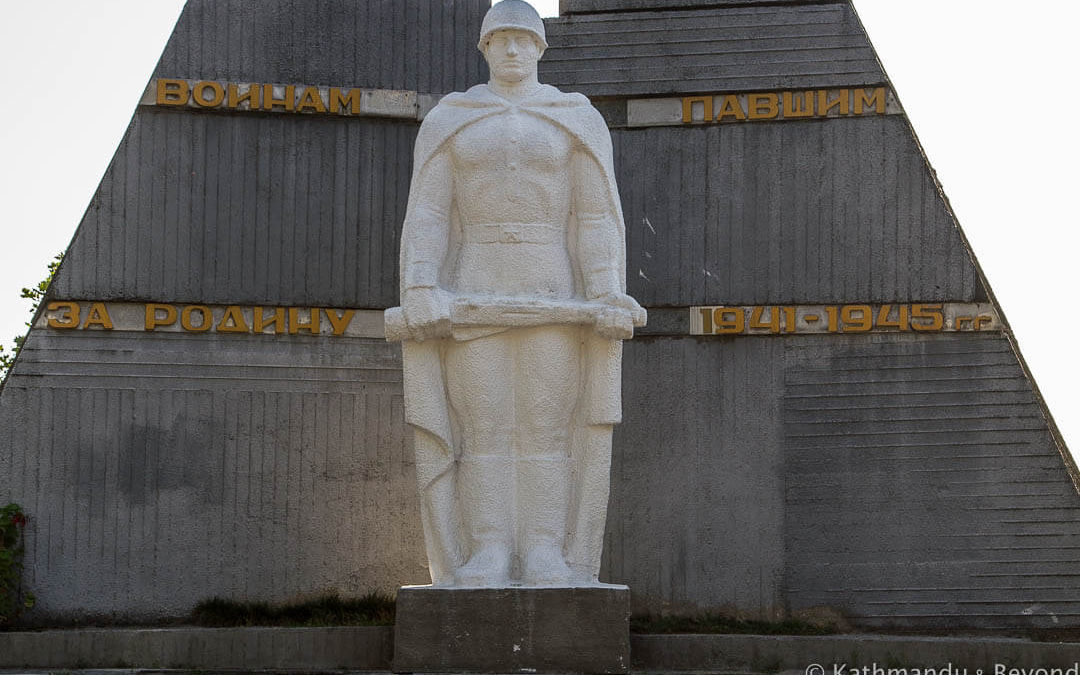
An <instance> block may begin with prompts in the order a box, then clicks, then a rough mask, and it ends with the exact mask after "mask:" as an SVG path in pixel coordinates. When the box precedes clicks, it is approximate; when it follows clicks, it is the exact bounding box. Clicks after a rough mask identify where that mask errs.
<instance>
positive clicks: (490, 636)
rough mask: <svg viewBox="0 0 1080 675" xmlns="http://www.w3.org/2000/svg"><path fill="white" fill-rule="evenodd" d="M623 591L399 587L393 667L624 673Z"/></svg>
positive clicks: (626, 615)
mask: <svg viewBox="0 0 1080 675" xmlns="http://www.w3.org/2000/svg"><path fill="white" fill-rule="evenodd" d="M629 668H630V589H628V588H627V587H626V586H606V585H605V586H591V587H582V588H434V587H431V586H405V587H403V588H401V589H400V590H399V591H398V596H397V619H396V622H395V625H394V672H397V673H446V672H462V673H522V672H525V673H625V672H627V671H628V670H629Z"/></svg>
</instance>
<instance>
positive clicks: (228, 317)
mask: <svg viewBox="0 0 1080 675" xmlns="http://www.w3.org/2000/svg"><path fill="white" fill-rule="evenodd" d="M230 321H231V322H232V323H229V322H230ZM217 332H219V333H249V332H251V329H250V328H248V325H247V321H245V320H244V311H243V310H242V309H240V308H239V307H237V306H236V305H229V306H228V307H226V308H225V316H223V317H221V321H219V322H218V325H217Z"/></svg>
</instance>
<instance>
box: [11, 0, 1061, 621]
mask: <svg viewBox="0 0 1080 675" xmlns="http://www.w3.org/2000/svg"><path fill="white" fill-rule="evenodd" d="M488 6H489V2H488V1H487V0H439V1H438V2H434V1H431V0H367V1H363V2H362V1H359V0H349V1H346V2H342V1H341V0H189V2H188V4H187V6H186V8H185V9H184V11H183V14H182V15H181V18H180V20H179V23H178V24H177V26H176V29H175V31H174V33H173V35H172V37H171V39H170V40H169V43H168V45H167V46H166V48H165V51H164V54H163V55H162V57H161V61H160V63H159V64H158V66H157V68H156V70H155V71H154V74H153V79H152V80H151V82H150V83H149V85H148V87H147V88H146V90H145V92H143V93H142V94H141V96H142V98H141V100H140V101H139V105H138V109H137V111H136V113H135V115H134V118H133V119H132V121H131V125H130V127H129V128H128V130H127V133H126V135H125V136H124V138H123V141H122V142H121V144H120V147H119V148H118V149H117V152H116V155H115V157H114V158H113V161H112V163H111V165H110V166H109V169H108V171H107V173H106V175H105V177H104V178H103V180H102V182H101V185H100V187H99V188H98V190H97V193H96V194H95V195H94V197H93V201H92V202H91V204H90V208H89V209H88V211H87V212H86V215H85V217H84V219H83V221H82V222H81V223H80V224H79V225H78V230H77V233H76V236H75V238H74V240H73V242H72V244H71V247H70V249H69V250H68V251H67V254H66V256H65V258H64V261H63V264H62V266H61V267H60V269H59V272H58V274H57V275H56V278H55V280H54V282H53V284H52V286H51V287H50V289H49V291H48V296H47V298H46V299H45V301H44V302H43V303H42V308H41V311H40V313H39V315H38V316H37V317H36V318H35V320H34V327H33V329H32V330H31V331H30V333H29V336H28V339H27V341H26V344H25V347H24V349H23V350H22V352H21V353H20V354H19V357H18V360H17V362H16V364H15V366H14V368H13V370H12V371H11V373H10V376H9V377H8V379H7V381H6V382H5V383H4V385H3V388H2V390H0V503H7V502H8V501H14V502H17V503H18V504H20V505H21V506H22V507H23V509H24V510H25V512H26V513H27V514H28V515H29V517H30V526H29V527H28V529H27V538H26V554H25V567H26V569H25V586H26V588H27V589H29V590H31V591H33V592H34V593H35V594H36V597H37V606H36V607H35V608H34V609H33V610H32V612H30V613H29V614H28V615H27V617H26V618H27V620H30V621H38V622H43V623H48V622H52V621H57V620H64V621H79V620H85V619H89V618H93V617H101V616H109V617H113V618H115V619H124V620H126V619H138V620H151V621H152V620H158V619H164V618H167V617H175V616H183V615H185V614H186V613H188V612H189V611H190V610H191V609H192V608H193V607H194V606H195V605H196V603H198V602H200V601H202V600H205V599H207V598H210V597H212V596H218V597H223V598H229V599H237V600H263V601H286V600H290V599H294V598H298V597H308V596H311V595H312V594H315V593H318V592H321V591H324V590H327V589H333V590H337V591H339V592H340V593H342V594H345V595H360V594H364V593H368V592H371V591H380V592H385V593H392V592H394V591H395V590H396V589H397V588H398V587H399V586H402V585H407V584H426V583H428V581H429V578H430V577H429V570H428V561H427V556H426V553H425V542H424V533H423V530H422V526H421V512H420V504H419V500H418V499H417V475H416V474H417V465H416V462H415V461H414V454H413V437H412V433H411V431H410V430H409V428H408V426H407V425H406V423H405V411H404V395H403V385H402V351H401V346H400V345H399V344H397V343H391V342H387V341H386V339H385V336H384V323H383V311H384V310H385V309H387V308H390V307H393V306H396V305H399V304H400V299H399V279H398V276H399V273H398V259H399V240H400V237H401V228H402V223H403V221H404V219H405V213H406V203H407V197H408V194H409V189H410V175H411V171H412V168H413V167H412V162H413V147H414V143H415V141H416V137H417V131H418V129H419V126H420V124H421V122H422V120H423V119H424V118H425V116H427V115H428V113H429V112H430V111H431V110H432V109H433V107H434V106H435V105H436V104H437V103H438V101H439V100H440V98H441V97H443V96H445V95H446V94H448V93H449V92H454V91H465V90H466V89H468V88H469V87H471V86H473V85H475V84H477V83H481V82H485V81H487V79H488V68H487V65H486V64H485V61H484V57H483V55H482V54H481V53H480V52H479V51H477V48H476V36H477V35H479V33H480V27H481V21H482V19H483V16H484V13H485V12H486V10H487V8H488ZM545 23H546V34H547V42H548V44H549V48H548V50H547V52H546V53H545V54H544V55H543V59H542V60H541V61H540V81H541V82H544V83H547V84H551V85H554V86H556V87H558V88H559V89H561V90H562V91H564V92H578V93H580V94H584V95H585V96H586V97H588V99H589V100H590V101H591V103H592V105H593V106H595V107H596V108H597V109H598V110H599V111H600V112H601V113H602V115H603V118H604V121H605V122H606V124H607V127H608V129H609V131H610V135H611V139H612V142H613V149H614V167H615V178H616V179H617V182H618V191H619V194H620V196H621V210H622V213H623V215H624V220H625V226H626V273H627V274H626V276H627V293H628V294H629V295H631V296H633V297H634V298H636V299H637V300H638V301H639V302H640V303H641V305H643V306H644V307H645V308H646V309H647V310H648V313H649V322H648V325H647V326H646V327H644V328H639V329H637V331H636V333H635V335H634V337H633V339H632V340H628V341H626V342H625V346H624V353H623V362H622V410H623V420H624V421H623V422H622V423H621V424H620V425H618V426H616V427H615V432H614V438H613V456H612V466H611V472H610V480H611V483H610V484H611V501H610V506H609V509H608V514H607V521H606V530H605V533H604V537H603V555H602V564H601V567H600V580H601V581H604V582H610V583H613V584H625V585H627V586H629V588H630V593H631V596H630V597H631V609H632V611H633V612H634V613H636V614H646V613H651V614H659V613H669V614H671V613H674V614H695V613H700V612H712V613H730V614H733V615H738V616H743V617H759V618H763V619H780V618H784V617H793V616H796V617H797V616H803V615H804V613H806V612H808V611H813V612H819V613H820V612H825V613H826V614H828V615H834V616H839V617H843V618H844V619H845V620H846V621H847V622H849V623H850V624H851V625H853V626H856V627H862V628H879V627H887V628H888V627H891V628H917V629H927V630H932V629H937V628H944V627H949V628H957V627H969V628H996V629H1006V628H1007V629H1015V628H1037V627H1045V626H1058V627H1070V626H1071V627H1077V626H1080V494H1078V485H1080V474H1078V472H1077V469H1076V466H1075V464H1074V463H1073V461H1072V459H1071V457H1070V455H1069V453H1068V451H1067V449H1066V448H1065V446H1064V443H1063V441H1062V439H1061V436H1060V435H1059V434H1058V432H1057V430H1056V428H1055V426H1054V422H1053V420H1052V418H1051V416H1050V412H1049V411H1048V410H1047V408H1046V405H1045V403H1044V401H1043V400H1042V398H1041V396H1040V395H1039V392H1038V389H1037V387H1036V385H1035V383H1034V382H1033V380H1032V379H1031V377H1030V375H1029V373H1028V371H1027V369H1026V368H1025V365H1024V361H1023V358H1022V357H1021V355H1020V353H1019V351H1018V349H1017V346H1016V342H1015V341H1014V340H1013V338H1012V335H1011V332H1010V330H1009V326H1008V323H1007V321H1006V318H1005V314H1004V313H1003V308H1002V307H1000V306H999V305H998V304H997V302H996V301H995V299H994V295H993V293H992V292H991V290H990V288H989V286H988V285H987V283H986V279H985V277H984V276H983V275H982V273H981V272H980V270H979V267H978V263H977V262H976V259H975V256H974V253H973V251H972V250H971V249H970V247H969V246H968V243H967V240H966V239H965V238H964V235H963V233H962V232H961V230H960V228H959V226H958V224H957V222H956V219H955V217H954V215H953V213H952V212H951V211H950V209H949V206H948V203H947V202H946V200H945V198H944V195H943V193H942V190H941V187H940V186H939V185H938V184H937V182H936V181H935V177H934V174H933V172H932V170H931V168H930V166H929V165H928V163H927V159H926V156H925V155H924V154H923V152H922V151H921V149H920V147H919V144H918V142H917V141H916V138H915V135H914V132H913V130H912V128H911V125H910V123H909V121H908V118H907V117H906V116H905V114H904V110H903V108H902V106H901V102H900V100H901V99H900V96H899V95H900V94H901V93H902V92H896V91H894V90H893V88H892V86H891V85H890V83H889V80H888V78H887V76H886V74H885V72H884V71H883V70H882V67H881V65H880V64H879V62H878V60H877V58H876V56H875V53H874V50H873V48H872V47H871V45H870V43H869V41H868V39H867V36H866V33H865V32H864V29H863V27H862V25H861V24H860V22H859V19H858V17H857V16H856V14H855V11H854V9H853V7H852V4H851V2H848V1H843V0H783V1H773V0H752V1H751V0H739V1H734V0H563V2H562V7H561V16H559V17H558V18H552V19H547V20H546V21H545ZM131 95H132V100H133V102H134V100H135V99H137V98H138V97H139V95H140V93H139V92H131ZM1004 309H1007V308H1004Z"/></svg>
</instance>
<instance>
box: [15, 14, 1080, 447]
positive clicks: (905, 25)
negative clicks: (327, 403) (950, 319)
mask: <svg viewBox="0 0 1080 675" xmlns="http://www.w3.org/2000/svg"><path fill="white" fill-rule="evenodd" d="M182 5H183V1H182V0H93V1H92V2H91V1H87V0H35V1H33V2H26V1H25V0H0V81H3V82H5V83H6V87H7V89H6V91H7V92H8V93H7V103H6V104H5V105H4V106H2V107H0V148H2V149H3V159H4V161H3V162H2V163H0V228H2V229H0V231H2V232H3V236H4V237H3V245H2V246H0V344H4V345H10V344H11V341H12V338H13V337H14V336H15V335H17V334H20V333H22V332H23V331H24V328H23V326H22V324H23V322H24V321H25V320H26V313H27V307H28V303H27V302H26V301H24V300H19V299H18V295H19V289H20V288H21V287H23V286H28V285H32V284H34V283H36V282H37V281H38V280H40V279H41V278H42V276H43V274H44V270H45V266H46V263H47V262H48V261H49V260H50V259H51V258H52V256H53V255H55V254H56V253H58V252H60V251H63V250H64V249H65V248H66V247H67V244H68V242H69V240H70V239H71V236H72V235H73V234H74V232H75V227H76V226H77V224H78V222H79V220H80V218H81V217H82V213H83V211H84V210H85V208H86V206H87V204H88V203H89V201H90V197H91V195H92V194H93V192H94V190H95V188H96V186H97V183H98V181H100V179H101V176H102V174H103V173H104V171H105V167H106V165H107V164H108V162H109V160H110V158H111V157H112V154H113V152H114V150H115V149H116V146H117V144H118V143H119V141H120V137H121V135H122V134H123V132H124V129H125V128H126V126H127V124H128V121H129V119H130V117H131V115H132V113H133V111H134V109H135V104H136V102H137V101H138V98H139V95H140V93H141V92H142V90H143V88H144V86H145V84H146V82H147V80H148V79H149V76H150V73H151V71H152V70H153V67H154V64H155V62H156V61H157V58H158V55H159V54H160V52H161V50H162V48H163V47H164V45H165V41H166V40H167V38H168V36H169V33H170V31H171V30H172V26H173V24H174V23H175V21H176V18H177V17H178V16H179V13H180V9H181V7H182ZM535 5H536V7H537V8H538V9H539V10H541V13H542V14H545V15H546V16H551V15H554V14H555V8H556V5H557V2H556V0H546V1H538V2H536V3H535ZM855 5H856V8H857V9H858V11H859V14H860V16H861V18H862V20H863V22H864V23H865V24H866V26H867V30H868V32H869V34H870V39H871V41H872V42H873V43H874V46H875V47H876V48H877V50H878V54H879V56H880V57H881V59H882V61H883V63H884V64H885V69H886V71H887V72H888V73H889V75H890V77H891V78H892V80H893V83H894V85H895V87H896V90H897V93H898V94H899V97H900V101H901V102H902V104H903V105H904V107H905V109H906V111H907V113H908V115H909V116H910V117H911V119H912V121H913V123H914V125H915V128H916V130H917V132H918V134H919V137H920V140H921V141H922V143H923V146H924V148H925V149H926V152H927V153H928V155H929V157H930V161H931V163H932V164H933V166H934V168H935V169H936V170H937V171H938V175H939V178H940V180H941V182H942V184H943V185H944V188H945V193H946V194H947V195H948V196H949V198H950V200H951V202H952V205H953V208H954V210H955V211H956V213H957V215H958V216H959V219H960V224H961V226H962V227H963V228H964V231H965V233H966V234H967V236H968V238H969V239H970V241H971V243H972V245H973V247H974V250H975V254H976V255H977V256H978V258H979V261H980V262H981V264H982V266H983V269H984V270H985V272H986V274H987V276H988V277H989V280H990V283H991V285H992V287H993V289H994V291H995V292H996V293H997V297H998V299H999V300H1000V302H1001V304H1002V306H1003V308H1004V311H1005V313H1006V316H1007V317H1008V319H1009V321H1010V322H1011V324H1012V326H1013V329H1014V331H1015V333H1016V335H1017V336H1018V338H1019V341H1020V347H1021V349H1022V351H1023V352H1024V355H1025V356H1026V358H1027V360H1028V363H1029V364H1030V366H1031V368H1032V370H1033V372H1034V374H1035V378H1036V381H1037V382H1038V384H1039V386H1040V387H1041V389H1042V391H1043V394H1044V395H1045V396H1046V398H1047V400H1048V401H1049V404H1050V409H1051V412H1052V413H1053V414H1054V416H1055V418H1056V419H1057V422H1058V424H1059V425H1060V427H1061V428H1062V431H1063V433H1064V434H1065V437H1066V441H1067V442H1068V443H1069V445H1070V447H1071V448H1072V449H1073V451H1074V452H1077V451H1078V450H1080V423H1078V422H1077V420H1076V414H1075V413H1076V411H1077V408H1078V403H1080V396H1078V394H1077V392H1076V387H1077V383H1078V382H1080V365H1078V363H1080V355H1076V354H1073V352H1074V351H1075V350H1076V348H1075V346H1074V343H1075V342H1076V340H1077V337H1078V336H1080V311H1078V309H1077V307H1076V302H1077V292H1076V291H1077V282H1076V281H1075V279H1074V277H1073V276H1072V275H1073V273H1074V272H1075V271H1076V268H1077V267H1078V265H1080V261H1078V260H1077V251H1078V249H1080V233H1078V230H1080V227H1078V225H1080V218H1078V216H1077V209H1076V205H1075V201H1076V200H1077V193H1078V192H1080V168H1078V163H1077V158H1078V157H1080V131H1078V129H1080V127H1078V123H1077V121H1076V119H1075V115H1076V112H1077V110H1080V87H1077V86H1076V77H1077V76H1076V72H1075V68H1076V64H1077V57H1076V36H1075V34H1076V32H1077V23H1078V22H1077V13H1076V10H1075V9H1073V3H1066V2H1061V0H1054V1H1051V0H1029V1H1028V2H1026V3H1024V4H1023V5H1017V4H1016V3H1015V2H1012V1H1011V0H1010V1H1009V2H1005V1H1004V0H856V2H855Z"/></svg>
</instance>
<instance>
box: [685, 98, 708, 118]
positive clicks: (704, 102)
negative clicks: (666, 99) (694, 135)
mask: <svg viewBox="0 0 1080 675" xmlns="http://www.w3.org/2000/svg"><path fill="white" fill-rule="evenodd" d="M695 103H700V104H701V106H702V112H703V113H704V117H703V121H705V122H712V121H713V97H712V96H684V97H683V100H682V121H683V124H689V123H690V122H693V121H694V104H695Z"/></svg>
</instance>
